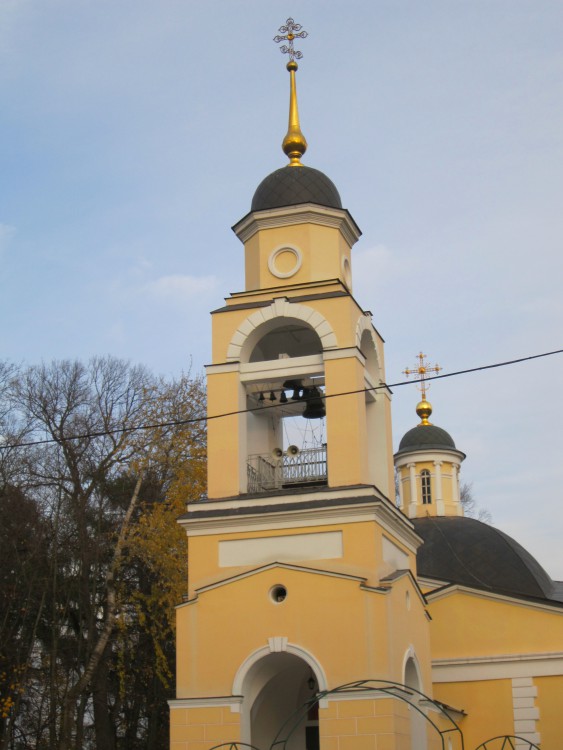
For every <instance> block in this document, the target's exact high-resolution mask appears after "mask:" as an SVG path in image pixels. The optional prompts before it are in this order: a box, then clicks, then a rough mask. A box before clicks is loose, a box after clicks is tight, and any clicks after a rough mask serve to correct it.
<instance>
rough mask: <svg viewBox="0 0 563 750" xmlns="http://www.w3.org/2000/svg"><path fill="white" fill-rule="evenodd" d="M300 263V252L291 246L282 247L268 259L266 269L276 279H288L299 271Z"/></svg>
mask: <svg viewBox="0 0 563 750" xmlns="http://www.w3.org/2000/svg"><path fill="white" fill-rule="evenodd" d="M302 262H303V257H302V255H301V250H299V249H298V248H296V247H292V246H291V245H282V246H281V247H278V248H276V249H275V250H274V251H273V252H272V254H271V255H270V257H269V258H268V268H269V269H270V273H271V274H272V275H273V276H277V278H278V279H288V278H289V277H290V276H293V275H294V274H296V273H297V271H299V269H300V268H301V263H302Z"/></svg>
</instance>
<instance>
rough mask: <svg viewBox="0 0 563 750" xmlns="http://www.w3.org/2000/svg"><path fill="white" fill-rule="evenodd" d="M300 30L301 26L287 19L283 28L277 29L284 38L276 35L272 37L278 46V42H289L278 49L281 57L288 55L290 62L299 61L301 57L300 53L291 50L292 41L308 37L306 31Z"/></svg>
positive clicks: (291, 19)
mask: <svg viewBox="0 0 563 750" xmlns="http://www.w3.org/2000/svg"><path fill="white" fill-rule="evenodd" d="M302 28H303V27H302V26H301V24H299V23H295V21H294V20H293V18H288V19H287V21H286V22H285V26H280V27H279V29H278V31H280V32H281V33H282V34H283V35H284V36H280V35H279V34H278V35H277V36H275V37H274V42H276V44H279V43H280V42H289V44H284V45H282V46H281V47H280V52H281V53H282V54H283V55H289V61H290V62H294V60H301V58H302V57H303V53H302V52H299V51H298V50H296V49H294V48H293V40H294V39H305V38H306V37H307V36H308V34H307V32H306V31H301V29H302Z"/></svg>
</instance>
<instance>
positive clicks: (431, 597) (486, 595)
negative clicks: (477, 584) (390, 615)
mask: <svg viewBox="0 0 563 750" xmlns="http://www.w3.org/2000/svg"><path fill="white" fill-rule="evenodd" d="M456 594H462V595H465V596H474V597H477V598H478V599H491V600H493V601H497V602H503V603H506V604H513V605H516V606H518V607H526V608H527V609H535V610H539V611H541V612H552V613H553V614H558V615H561V616H563V606H557V604H549V602H548V601H547V600H546V601H545V602H543V601H532V600H530V599H522V598H519V597H517V596H509V595H508V594H497V593H495V592H491V591H483V590H482V589H473V588H470V587H469V586H461V585H459V584H451V585H449V586H445V587H444V588H442V589H437V590H435V591H429V592H427V593H426V594H425V596H426V599H427V600H428V603H429V604H431V603H432V602H435V601H438V600H439V599H445V598H446V597H448V596H455V595H456Z"/></svg>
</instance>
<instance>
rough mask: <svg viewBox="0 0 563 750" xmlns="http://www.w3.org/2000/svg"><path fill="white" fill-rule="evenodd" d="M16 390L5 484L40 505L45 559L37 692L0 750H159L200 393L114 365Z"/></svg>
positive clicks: (196, 466)
mask: <svg viewBox="0 0 563 750" xmlns="http://www.w3.org/2000/svg"><path fill="white" fill-rule="evenodd" d="M8 390H9V393H8V394H7V395H6V393H4V398H3V400H2V405H3V407H4V408H5V409H7V410H8V411H9V412H10V419H11V421H12V425H13V426H14V427H16V428H17V429H12V431H11V435H12V436H13V437H12V440H13V442H8V441H6V440H5V441H4V445H3V450H1V451H0V453H3V454H5V455H8V454H9V455H11V452H12V451H15V453H16V454H17V456H18V458H17V461H12V463H10V462H9V461H7V460H5V461H4V464H5V466H6V472H5V473H7V472H8V469H9V470H10V476H11V477H12V479H13V478H14V477H16V478H17V482H18V487H19V488H20V489H21V490H22V491H23V489H24V488H25V491H26V493H27V495H28V496H29V497H30V498H32V503H33V504H34V508H35V510H36V512H37V514H38V517H40V518H41V523H42V524H44V525H45V526H46V528H47V530H48V533H47V538H48V549H47V560H46V562H45V565H43V566H42V569H43V570H44V573H45V575H44V582H43V589H42V597H43V605H42V616H41V618H39V621H38V625H39V624H40V625H41V627H39V626H38V627H37V628H36V630H35V631H34V634H33V639H34V640H33V648H32V651H31V652H30V653H29V656H28V659H27V667H28V671H29V673H30V674H33V680H31V681H30V680H28V683H27V685H26V688H25V693H24V695H23V697H22V701H21V702H20V704H19V706H15V704H12V708H11V710H10V712H9V716H8V717H7V718H6V721H5V727H4V729H5V731H4V737H5V747H8V746H9V744H8V743H9V742H11V741H15V740H17V742H18V746H20V747H27V746H29V747H42V746H44V747H49V748H59V749H60V750H70V748H83V747H99V748H102V747H103V748H104V750H106V749H108V750H112V748H117V747H127V748H134V747H137V746H138V747H146V748H157V747H163V746H164V745H165V742H166V737H165V732H164V731H163V728H162V727H163V720H162V710H163V708H162V707H163V706H165V699H166V697H168V694H167V693H166V690H167V686H168V685H169V682H170V680H171V677H172V670H173V654H171V650H170V643H171V642H173V635H172V633H173V617H172V612H173V605H174V604H176V603H177V602H178V601H179V599H180V597H181V591H182V589H183V587H184V586H185V559H186V555H185V541H184V538H183V537H182V534H181V533H180V529H179V528H178V526H177V524H176V523H175V518H176V516H177V515H178V514H179V512H181V510H183V506H184V504H185V502H186V500H188V499H189V498H190V497H194V496H197V495H198V494H200V493H201V492H202V491H203V487H204V472H205V429H204V422H203V421H202V419H201V418H202V417H203V412H204V395H203V388H202V383H201V381H200V380H198V379H191V378H189V377H185V378H181V379H180V381H179V382H165V381H163V380H159V379H156V378H154V377H152V376H151V375H150V374H149V373H148V372H147V371H146V370H144V369H142V368H139V367H132V366H130V365H129V364H127V363H124V362H121V361H119V360H116V359H112V358H106V359H94V360H92V361H91V362H90V363H89V364H88V365H84V364H81V363H79V362H59V363H54V364H52V365H49V366H46V365H42V366H40V367H31V368H28V369H27V370H26V371H24V372H23V373H21V374H14V373H12V377H11V379H10V388H9V389H8ZM3 407H2V406H0V414H2V411H1V409H2V408H3ZM23 438H25V439H23ZM18 441H19V442H18ZM4 486H6V487H7V484H6V483H5V484H4ZM9 609H10V610H11V611H12V610H13V607H11V606H10V607H9ZM33 609H34V610H37V609H38V608H37V606H36V605H34V607H33ZM141 662H142V663H141ZM143 675H144V676H145V677H144V678H143ZM143 679H144V681H143ZM151 680H152V682H151ZM147 681H148V682H151V684H150V685H148V683H147ZM132 686H133V690H131V687H132ZM34 688H37V689H34ZM148 688H150V689H148ZM16 709H17V710H16ZM30 735H33V741H32V740H31V739H30Z"/></svg>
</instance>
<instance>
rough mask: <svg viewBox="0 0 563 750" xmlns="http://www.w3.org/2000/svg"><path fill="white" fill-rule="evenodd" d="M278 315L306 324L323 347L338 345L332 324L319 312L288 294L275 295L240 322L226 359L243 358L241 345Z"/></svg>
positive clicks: (237, 360)
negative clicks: (288, 296) (282, 295)
mask: <svg viewBox="0 0 563 750" xmlns="http://www.w3.org/2000/svg"><path fill="white" fill-rule="evenodd" d="M278 318H293V319H294V320H301V321H303V322H304V323H306V324H307V325H308V326H309V327H310V328H312V329H313V330H314V331H315V333H316V334H317V336H318V337H319V338H320V340H321V345H322V348H323V350H325V349H336V348H337V347H338V342H337V339H336V335H335V333H334V330H333V329H332V326H331V325H330V323H329V322H328V321H327V320H326V318H325V317H324V316H323V315H321V313H320V312H318V311H317V310H315V309H314V308H312V307H308V306H307V305H301V304H299V303H296V302H290V300H289V299H287V297H276V298H275V299H274V300H273V302H272V303H271V305H269V306H268V307H261V308H260V309H259V310H255V311H254V312H253V313H251V314H250V315H249V316H248V317H247V318H245V319H244V320H243V321H242V323H240V324H239V326H238V328H237V330H236V331H235V332H234V334H233V336H232V338H231V341H230V343H229V345H228V347H227V357H226V359H227V362H240V361H241V360H244V357H243V356H242V354H243V348H244V347H245V345H246V346H247V345H248V340H249V338H250V337H251V336H252V339H253V340H254V338H256V342H254V341H252V343H258V336H257V329H260V328H261V327H262V326H263V325H264V324H265V323H269V324H270V325H272V324H273V323H274V322H275V321H276V320H277V319H278Z"/></svg>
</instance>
